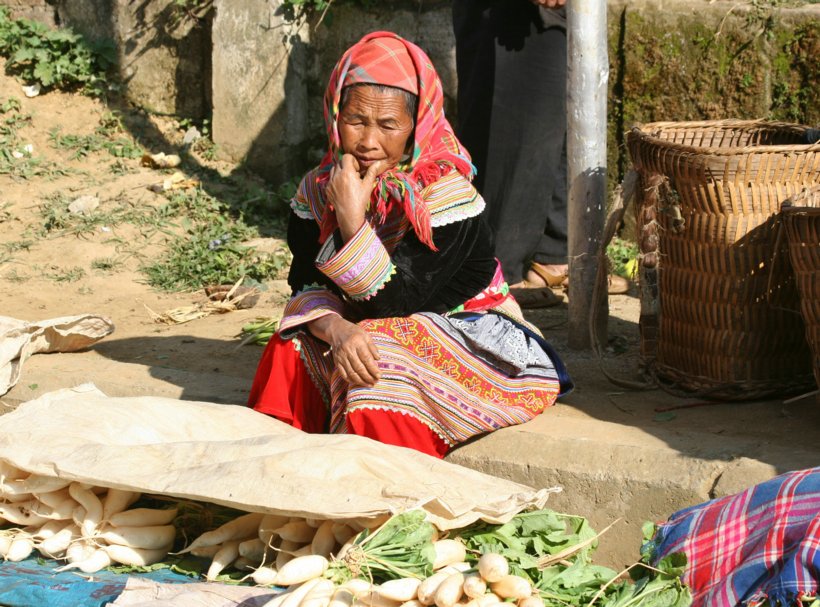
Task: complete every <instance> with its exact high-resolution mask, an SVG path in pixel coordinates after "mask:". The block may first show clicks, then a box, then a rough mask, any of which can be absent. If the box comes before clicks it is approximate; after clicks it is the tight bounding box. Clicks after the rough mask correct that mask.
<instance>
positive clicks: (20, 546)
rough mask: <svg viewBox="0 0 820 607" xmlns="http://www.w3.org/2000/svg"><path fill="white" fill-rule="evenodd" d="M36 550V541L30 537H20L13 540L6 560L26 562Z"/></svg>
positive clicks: (7, 551)
mask: <svg viewBox="0 0 820 607" xmlns="http://www.w3.org/2000/svg"><path fill="white" fill-rule="evenodd" d="M33 550H34V540H33V539H32V538H31V537H30V536H28V535H25V536H23V535H18V536H17V537H15V538H14V539H12V540H11V543H10V544H9V547H8V550H6V560H7V561H12V562H15V563H16V562H18V561H22V560H25V559H27V558H28V557H29V555H30V554H31V553H32V551H33Z"/></svg>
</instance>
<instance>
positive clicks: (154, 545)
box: [100, 525, 177, 550]
mask: <svg viewBox="0 0 820 607" xmlns="http://www.w3.org/2000/svg"><path fill="white" fill-rule="evenodd" d="M176 532H177V530H176V527H174V526H173V525H153V526H151V527H107V528H106V529H105V531H103V532H102V533H101V534H100V538H101V539H102V540H103V541H105V542H108V543H109V544H119V545H120V546H130V547H131V548H148V549H150V550H156V549H158V548H162V547H163V546H169V545H170V544H173V543H174V537H175V536H176Z"/></svg>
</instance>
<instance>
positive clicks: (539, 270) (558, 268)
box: [527, 261, 569, 288]
mask: <svg viewBox="0 0 820 607" xmlns="http://www.w3.org/2000/svg"><path fill="white" fill-rule="evenodd" d="M568 276H569V266H568V265H567V264H544V263H538V262H537V261H533V262H532V264H531V265H530V269H529V272H527V280H528V281H529V282H532V283H535V284H539V283H543V285H544V286H545V287H553V288H557V287H561V286H564V284H565V283H566V281H567V277H568Z"/></svg>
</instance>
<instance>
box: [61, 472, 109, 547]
mask: <svg viewBox="0 0 820 607" xmlns="http://www.w3.org/2000/svg"><path fill="white" fill-rule="evenodd" d="M68 493H69V494H70V495H71V497H73V498H74V499H75V500H77V503H78V504H80V505H81V506H82V507H83V508H85V516H84V517H83V519H82V524H81V525H80V534H81V535H82V536H83V537H94V535H95V534H96V533H97V528H98V527H99V525H100V521H101V520H102V502H101V501H100V498H99V497H97V496H96V495H95V494H94V492H93V491H92V490H91V485H87V484H84V483H78V482H74V483H71V484H70V485H69V486H68Z"/></svg>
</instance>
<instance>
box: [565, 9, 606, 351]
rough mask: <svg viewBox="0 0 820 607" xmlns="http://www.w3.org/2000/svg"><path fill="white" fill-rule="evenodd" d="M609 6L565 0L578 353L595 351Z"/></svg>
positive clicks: (573, 334)
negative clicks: (592, 320)
mask: <svg viewBox="0 0 820 607" xmlns="http://www.w3.org/2000/svg"><path fill="white" fill-rule="evenodd" d="M606 8H607V3H606V0H567V44H568V53H567V57H568V59H567V61H568V78H567V185H568V186H569V194H568V200H567V203H568V205H569V206H568V212H567V221H568V230H569V238H568V240H569V242H568V249H569V331H568V336H569V347H570V348H573V349H576V350H588V349H591V347H592V339H591V335H590V333H591V331H590V316H591V314H592V311H593V306H594V305H596V304H595V302H593V301H592V296H593V290H594V287H595V281H596V276H597V272H598V255H597V254H598V248H599V245H600V241H601V236H602V233H603V228H604V222H605V220H606V127H607V121H606V118H607V116H606V101H607V83H608V81H609V60H608V56H607V29H606ZM603 288H604V290H603V292H602V293H604V294H605V293H606V290H605V285H603ZM599 291H600V289H599ZM600 300H601V304H599V305H601V306H602V309H601V308H599V310H598V320H599V322H598V323H597V324H596V327H595V330H596V332H597V335H598V336H600V338H601V339H604V336H605V335H606V319H607V315H608V304H607V301H606V297H600ZM604 343H605V340H604Z"/></svg>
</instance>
